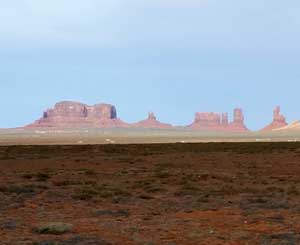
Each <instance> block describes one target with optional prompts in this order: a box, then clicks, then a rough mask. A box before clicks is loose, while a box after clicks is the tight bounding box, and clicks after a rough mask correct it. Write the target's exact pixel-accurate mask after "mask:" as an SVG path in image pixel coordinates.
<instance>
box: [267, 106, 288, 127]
mask: <svg viewBox="0 0 300 245" xmlns="http://www.w3.org/2000/svg"><path fill="white" fill-rule="evenodd" d="M287 125H288V124H287V122H286V119H285V117H284V116H283V115H281V114H280V107H279V106H277V107H276V108H275V109H274V111H273V121H272V122H271V124H269V125H268V126H266V127H265V128H263V129H262V130H261V131H272V130H274V129H278V128H282V127H285V126H287Z"/></svg>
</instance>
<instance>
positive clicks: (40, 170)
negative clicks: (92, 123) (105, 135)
mask: <svg viewBox="0 0 300 245" xmlns="http://www.w3.org/2000/svg"><path fill="white" fill-rule="evenodd" d="M299 203H300V143H202V144H131V145H125V144H123V145H113V144H112V145H72V146H71V145H51V146H50V145H42V146H29V145H28V146H1V147H0V214H1V215H0V244H12V245H15V244H37V245H52V244H53V245H54V244H58V245H71V244H72V245H73V244H78V245H79V244H80V245H81V244H83V245H84V244H180V245H181V244H200V245H201V244H203V245H204V244H209V245H218V244H232V245H235V244H236V245H237V244H241V245H244V244H250V245H255V244H260V245H261V244H262V245H264V244H265V245H272V244H274V245H283V244H285V245H286V244H290V245H293V244H299V241H300V234H299V233H300V206H299Z"/></svg>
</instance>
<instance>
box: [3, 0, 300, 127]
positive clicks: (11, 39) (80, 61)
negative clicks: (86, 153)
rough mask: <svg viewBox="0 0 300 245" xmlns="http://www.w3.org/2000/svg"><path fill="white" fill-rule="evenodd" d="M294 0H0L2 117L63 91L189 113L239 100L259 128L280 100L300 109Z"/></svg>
mask: <svg viewBox="0 0 300 245" xmlns="http://www.w3.org/2000/svg"><path fill="white" fill-rule="evenodd" d="M299 10H300V2H299V1H297V0H285V1H279V0H264V1H261V0H252V1H240V0H222V1H221V0H151V1H140V0H101V1H100V0H84V1H82V0H43V1H40V0H9V1H6V0H0V105H1V110H2V111H1V117H0V128H8V127H17V126H22V125H25V124H28V123H30V122H32V121H34V120H36V119H38V118H39V117H41V115H42V112H43V111H44V110H45V109H47V108H49V107H52V106H53V105H54V104H55V103H56V102H58V101H61V100H72V101H80V102H83V103H87V104H91V105H92V104H96V103H100V102H107V103H112V104H114V105H116V107H117V110H118V115H119V117H120V118H121V119H123V120H125V121H128V122H135V121H138V120H141V119H143V118H145V117H146V116H147V113H148V111H154V112H155V113H156V115H157V117H158V118H159V119H160V120H161V121H164V122H170V123H172V124H174V125H187V124H190V123H191V122H192V121H193V119H194V114H195V112H196V111H214V112H226V111H228V112H230V114H231V115H232V110H233V108H235V107H242V108H243V109H244V113H245V118H246V124H247V125H248V127H249V128H251V129H253V130H256V129H259V128H262V127H263V126H265V125H266V124H267V123H269V122H270V121H271V119H272V110H273V108H274V107H275V106H276V105H281V108H282V112H283V113H284V114H285V115H286V117H287V119H288V121H289V122H291V121H293V120H297V119H300V110H298V108H299V105H298V103H297V102H298V94H299V91H300V83H299V81H300V69H299V67H300V59H299V57H300V46H299V43H300V42H299V41H300V28H299V26H300V15H299Z"/></svg>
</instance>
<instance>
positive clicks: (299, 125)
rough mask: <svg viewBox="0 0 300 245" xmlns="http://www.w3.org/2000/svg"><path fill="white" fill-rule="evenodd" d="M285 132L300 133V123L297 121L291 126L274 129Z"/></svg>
mask: <svg viewBox="0 0 300 245" xmlns="http://www.w3.org/2000/svg"><path fill="white" fill-rule="evenodd" d="M285 130H288V131H293V130H295V131H298V130H300V121H299V120H297V121H293V122H292V123H291V124H289V125H287V126H284V127H282V128H276V129H273V131H285Z"/></svg>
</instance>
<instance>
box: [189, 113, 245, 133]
mask: <svg viewBox="0 0 300 245" xmlns="http://www.w3.org/2000/svg"><path fill="white" fill-rule="evenodd" d="M188 128H191V129H197V130H204V131H222V132H246V131H249V130H248V129H247V127H246V126H245V124H244V114H243V111H242V109H240V108H237V109H235V110H234V119H233V121H232V122H231V123H229V120H228V113H222V114H220V113H215V112H197V113H196V115H195V120H194V122H193V123H192V124H191V125H189V126H188Z"/></svg>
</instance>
